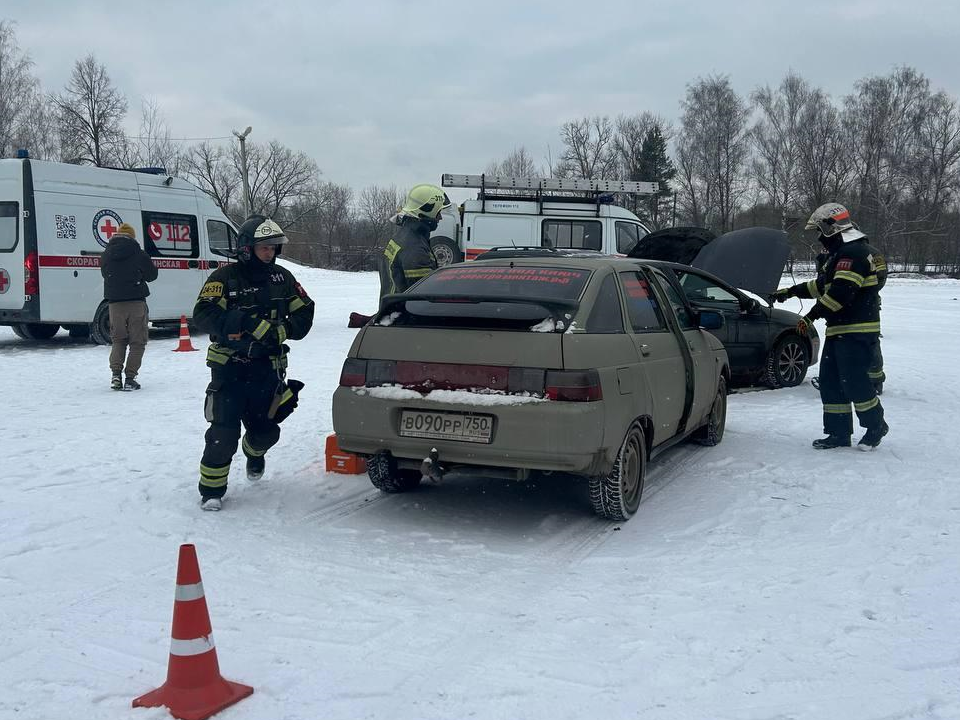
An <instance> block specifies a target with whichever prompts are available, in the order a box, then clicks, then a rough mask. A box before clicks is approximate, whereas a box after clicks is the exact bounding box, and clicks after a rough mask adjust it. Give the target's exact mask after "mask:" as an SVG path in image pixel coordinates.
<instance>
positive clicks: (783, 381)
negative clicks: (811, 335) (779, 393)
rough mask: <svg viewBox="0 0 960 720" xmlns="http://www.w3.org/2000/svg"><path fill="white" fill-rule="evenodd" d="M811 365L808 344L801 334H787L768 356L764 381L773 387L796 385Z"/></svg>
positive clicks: (800, 381) (801, 380)
mask: <svg viewBox="0 0 960 720" xmlns="http://www.w3.org/2000/svg"><path fill="white" fill-rule="evenodd" d="M809 366H810V357H809V355H808V354H807V346H806V344H805V343H804V341H803V339H802V338H801V337H800V336H799V335H786V336H785V337H782V338H780V339H779V340H778V341H777V344H776V345H774V346H773V350H771V351H770V355H768V356H767V372H766V377H765V378H764V381H765V382H766V384H767V385H769V386H770V387H772V388H781V387H794V386H796V385H799V384H800V383H802V382H803V379H804V378H805V377H806V375H807V368H808V367H809Z"/></svg>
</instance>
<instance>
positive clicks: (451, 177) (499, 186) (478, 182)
mask: <svg viewBox="0 0 960 720" xmlns="http://www.w3.org/2000/svg"><path fill="white" fill-rule="evenodd" d="M441 184H442V185H443V186H444V187H459V188H480V190H481V192H484V191H486V190H537V191H539V192H543V191H544V190H571V191H576V192H588V193H630V194H631V195H654V194H656V193H657V192H659V190H660V184H659V183H656V182H646V181H638V180H599V179H584V178H541V177H507V176H500V175H486V174H483V175H455V174H453V173H444V174H443V175H442V177H441Z"/></svg>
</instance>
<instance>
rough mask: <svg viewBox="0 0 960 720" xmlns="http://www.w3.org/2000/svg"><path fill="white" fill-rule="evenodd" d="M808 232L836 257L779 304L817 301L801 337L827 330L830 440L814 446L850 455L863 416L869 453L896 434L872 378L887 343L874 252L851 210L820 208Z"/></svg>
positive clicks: (823, 378)
mask: <svg viewBox="0 0 960 720" xmlns="http://www.w3.org/2000/svg"><path fill="white" fill-rule="evenodd" d="M806 229H807V230H818V231H819V232H820V242H821V243H822V244H823V246H824V248H826V250H827V252H828V253H829V257H828V258H827V259H826V263H825V264H824V266H823V270H822V271H821V272H820V273H818V275H817V277H816V279H814V280H811V281H809V282H806V283H799V284H797V285H794V286H793V287H790V288H784V289H782V290H778V291H777V292H776V293H775V294H774V299H775V300H777V301H783V300H786V299H787V298H788V297H799V298H808V299H816V301H817V302H816V304H815V305H814V306H813V308H811V310H810V311H809V312H808V313H807V314H806V315H805V316H804V317H803V318H801V320H800V322H799V323H798V325H797V332H799V333H800V334H806V333H807V331H808V329H809V327H810V325H811V324H812V323H813V322H814V321H815V320H818V319H820V318H823V319H825V320H826V322H827V331H826V341H825V343H824V348H823V355H822V356H821V358H820V399H821V401H822V402H823V429H824V432H825V433H826V435H827V436H826V437H824V438H820V439H819V440H814V441H813V447H815V448H817V449H819V450H824V449H830V448H836V447H849V446H850V437H851V436H852V435H853V411H856V413H857V418H858V419H859V421H860V425H861V426H862V427H864V428H866V433H864V435H863V437H862V438H861V439H860V442H859V446H860V447H861V448H862V449H864V450H870V449H873V448H875V447H877V446H878V445H879V444H880V441H881V440H882V439H883V437H884V435H886V434H887V431H888V430H889V428H888V427H887V423H886V421H885V420H884V417H883V406H882V405H881V404H880V399H879V398H878V397H877V393H876V390H875V389H874V386H873V383H872V382H871V380H870V376H869V371H870V367H871V364H872V362H873V358H874V353H875V345H876V344H877V343H878V342H879V337H880V296H879V282H880V281H879V279H878V277H877V263H876V261H875V259H874V256H873V253H872V252H871V250H873V248H872V247H871V246H870V245H868V244H867V239H866V236H865V235H864V234H863V233H862V232H860V230H859V229H857V227H856V225H854V224H853V222H852V221H851V220H850V213H849V212H848V211H847V209H846V208H845V207H844V206H843V205H840V204H838V203H827V204H825V205H821V206H820V207H819V208H817V209H816V210H815V211H814V212H813V214H812V215H811V216H810V219H809V220H807V225H806ZM851 403H852V405H853V411H851V407H850V406H851Z"/></svg>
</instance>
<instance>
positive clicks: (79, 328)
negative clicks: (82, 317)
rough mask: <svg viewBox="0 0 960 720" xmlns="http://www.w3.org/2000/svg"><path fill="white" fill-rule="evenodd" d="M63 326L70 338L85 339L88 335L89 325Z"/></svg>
mask: <svg viewBox="0 0 960 720" xmlns="http://www.w3.org/2000/svg"><path fill="white" fill-rule="evenodd" d="M64 328H65V329H66V331H67V332H68V333H69V334H70V337H72V338H82V339H84V340H86V339H88V338H89V337H90V326H89V325H65V326H64Z"/></svg>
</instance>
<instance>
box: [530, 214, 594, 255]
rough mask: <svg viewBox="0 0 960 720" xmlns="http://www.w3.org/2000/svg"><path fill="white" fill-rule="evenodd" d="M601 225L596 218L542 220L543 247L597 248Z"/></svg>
mask: <svg viewBox="0 0 960 720" xmlns="http://www.w3.org/2000/svg"><path fill="white" fill-rule="evenodd" d="M600 229H601V225H600V223H599V222H598V221H596V220H544V221H543V238H542V245H543V247H555V248H576V249H577V250H599V249H600V248H601V247H603V245H602V244H601V239H600Z"/></svg>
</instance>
